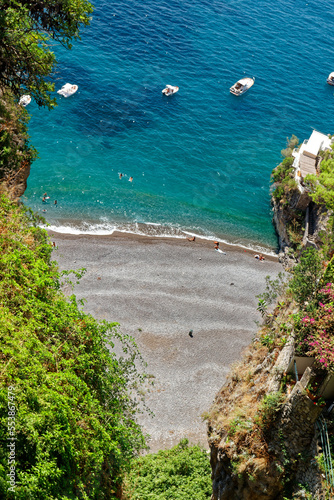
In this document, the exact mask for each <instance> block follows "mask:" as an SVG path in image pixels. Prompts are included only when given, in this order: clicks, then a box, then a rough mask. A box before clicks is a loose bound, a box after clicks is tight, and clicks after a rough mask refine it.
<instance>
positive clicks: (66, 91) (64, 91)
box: [57, 83, 79, 97]
mask: <svg viewBox="0 0 334 500" xmlns="http://www.w3.org/2000/svg"><path fill="white" fill-rule="evenodd" d="M78 88H79V87H78V85H71V84H70V83H65V85H63V86H62V88H61V89H60V90H58V91H57V94H60V95H62V96H63V97H70V96H71V95H73V94H75V93H76V91H77V90H78Z"/></svg>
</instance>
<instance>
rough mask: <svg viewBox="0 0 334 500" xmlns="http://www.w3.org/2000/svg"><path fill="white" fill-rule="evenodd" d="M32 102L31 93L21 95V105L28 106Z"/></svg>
mask: <svg viewBox="0 0 334 500" xmlns="http://www.w3.org/2000/svg"><path fill="white" fill-rule="evenodd" d="M30 102H31V97H30V95H29V94H25V95H23V96H22V97H20V100H19V104H20V105H21V106H24V107H26V106H28V104H29V103H30Z"/></svg>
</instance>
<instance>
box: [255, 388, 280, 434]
mask: <svg viewBox="0 0 334 500" xmlns="http://www.w3.org/2000/svg"><path fill="white" fill-rule="evenodd" d="M284 398H285V396H284V394H282V393H281V392H280V391H278V392H273V393H271V394H265V396H264V397H263V399H262V401H261V403H260V406H259V409H258V412H257V418H256V421H257V423H258V425H259V426H260V427H261V428H262V429H263V430H264V431H266V430H268V429H269V427H270V425H271V424H272V422H273V421H274V419H275V416H276V414H277V412H278V410H279V409H280V408H281V406H282V404H283V401H284Z"/></svg>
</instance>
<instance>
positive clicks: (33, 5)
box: [0, 0, 92, 107]
mask: <svg viewBox="0 0 334 500" xmlns="http://www.w3.org/2000/svg"><path fill="white" fill-rule="evenodd" d="M91 12H92V6H91V4H90V3H89V2H88V0H33V1H30V0H0V89H1V90H2V91H4V89H6V88H10V89H11V91H12V92H13V94H14V95H15V96H16V97H19V96H20V95H21V94H22V93H23V90H24V91H27V92H28V93H29V94H31V95H32V96H33V97H34V98H35V100H36V102H37V104H38V105H39V106H48V107H52V106H53V105H54V104H55V99H52V98H51V97H50V92H52V91H53V90H54V85H53V83H51V82H50V81H49V80H48V76H49V75H50V74H51V73H52V71H53V70H54V69H55V64H56V59H55V55H54V53H53V52H52V50H51V49H52V43H53V42H54V41H57V42H59V43H61V44H62V45H64V46H65V47H67V48H71V43H72V41H73V40H74V39H76V38H79V28H80V27H81V26H84V25H87V24H88V23H89V14H90V13H91Z"/></svg>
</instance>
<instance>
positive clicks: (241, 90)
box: [230, 77, 255, 96]
mask: <svg viewBox="0 0 334 500" xmlns="http://www.w3.org/2000/svg"><path fill="white" fill-rule="evenodd" d="M254 82H255V78H248V77H247V78H241V80H238V81H237V82H236V83H235V84H234V85H232V87H231V88H230V92H231V94H233V95H236V96H240V95H242V94H245V92H247V90H249V89H250V88H251V87H252V86H253V85H254Z"/></svg>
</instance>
